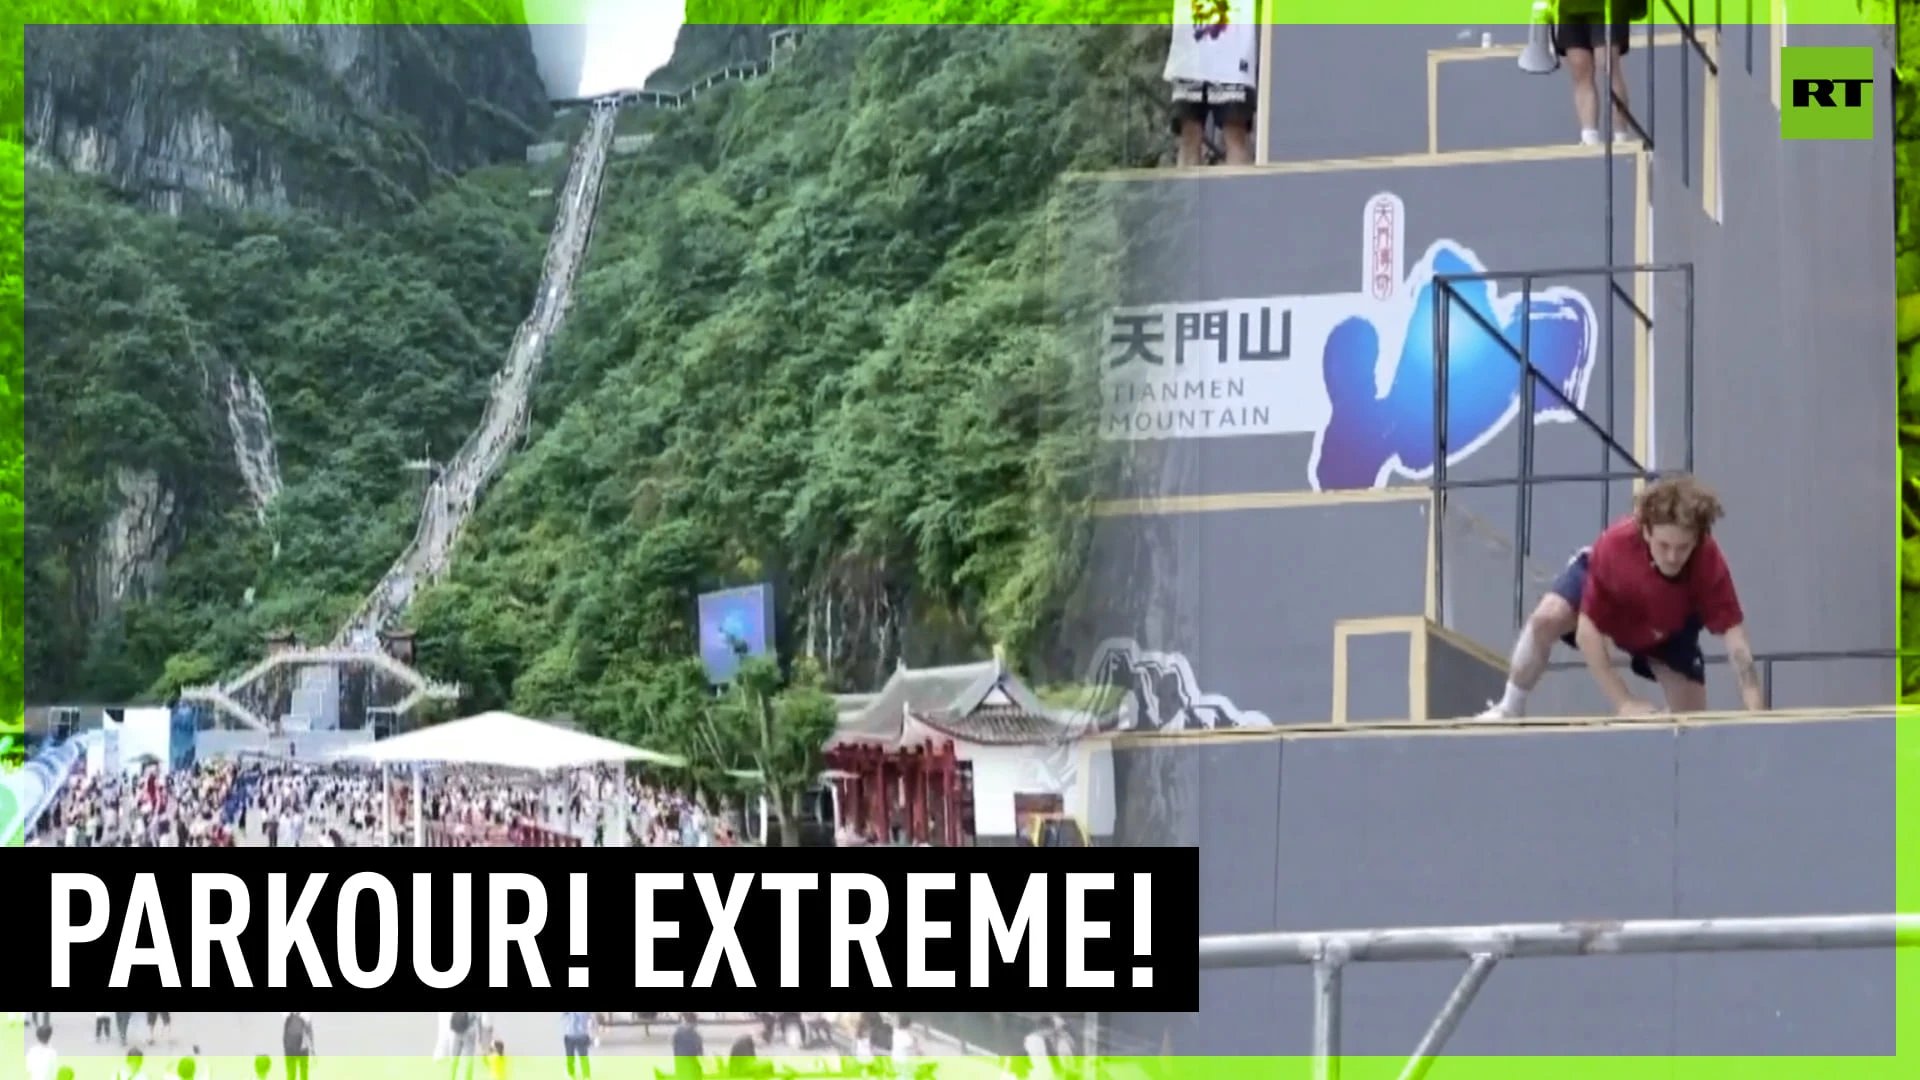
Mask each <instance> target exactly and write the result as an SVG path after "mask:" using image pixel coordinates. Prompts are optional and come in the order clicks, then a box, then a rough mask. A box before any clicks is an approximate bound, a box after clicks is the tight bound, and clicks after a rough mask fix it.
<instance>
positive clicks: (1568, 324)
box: [1312, 241, 1594, 491]
mask: <svg viewBox="0 0 1920 1080" xmlns="http://www.w3.org/2000/svg"><path fill="white" fill-rule="evenodd" d="M1475 262H1476V260H1474V258H1473V256H1472V255H1471V253H1469V252H1467V251H1466V250H1465V249H1464V248H1461V247H1459V246H1458V245H1455V244H1452V243H1449V242H1447V241H1441V242H1440V243H1438V244H1436V245H1435V246H1434V253H1433V259H1432V265H1433V273H1434V274H1436V275H1439V274H1461V273H1477V272H1479V271H1480V270H1481V267H1479V266H1477V265H1475ZM1454 288H1455V291H1456V298H1455V300H1454V308H1453V310H1452V312H1451V313H1450V322H1449V325H1448V327H1447V345H1448V349H1447V460H1448V462H1449V464H1451V463H1453V462H1456V461H1459V460H1460V459H1462V458H1464V457H1466V456H1467V455H1469V454H1471V453H1472V452H1473V451H1474V450H1477V449H1478V448H1479V447H1480V446H1481V445H1482V444H1484V443H1485V442H1486V441H1487V440H1489V439H1491V438H1492V437H1493V436H1494V435H1496V434H1498V433H1499V431H1500V430H1501V429H1502V428H1504V427H1505V426H1506V425H1507V424H1508V423H1510V422H1511V421H1512V419H1513V417H1514V416H1515V415H1516V414H1517V413H1518V411H1519V409H1518V402H1519V397H1520V362H1519V361H1518V360H1517V359H1515V358H1514V355H1513V354H1512V353H1509V352H1508V351H1507V350H1506V349H1504V348H1502V347H1501V346H1500V343H1499V341H1498V340H1497V339H1495V338H1494V337H1493V336H1492V335H1491V334H1489V333H1488V332H1487V330H1486V328H1485V327H1483V326H1481V325H1480V324H1479V323H1477V322H1475V321H1474V319H1473V317H1472V316H1471V315H1469V314H1468V312H1467V311H1466V310H1465V309H1467V308H1472V309H1473V310H1474V311H1477V312H1479V313H1480V315H1481V316H1482V317H1483V318H1484V319H1486V321H1487V323H1488V324H1489V325H1492V326H1496V327H1499V328H1500V331H1501V334H1502V335H1503V336H1504V337H1505V338H1506V339H1507V340H1508V341H1509V342H1511V343H1512V344H1513V347H1514V348H1515V349H1516V350H1517V349H1519V348H1520V318H1521V312H1520V310H1519V309H1520V300H1519V297H1517V296H1513V297H1507V298H1505V299H1504V300H1502V299H1501V298H1500V297H1498V296H1497V295H1496V293H1495V291H1494V287H1493V284H1492V283H1490V282H1484V281H1464V282H1457V283H1455V286H1454ZM1529 306H1530V311H1529V312H1528V313H1527V317H1528V318H1530V320H1531V322H1532V329H1531V335H1530V339H1529V341H1528V343H1527V350H1528V354H1529V357H1530V358H1531V359H1532V361H1533V366H1534V367H1535V368H1537V369H1538V370H1539V371H1540V372H1541V374H1542V375H1543V376H1544V377H1545V378H1546V379H1548V380H1550V381H1551V382H1552V383H1553V384H1554V385H1555V386H1558V387H1559V388H1560V391H1561V392H1562V393H1564V394H1565V395H1566V396H1567V397H1568V399H1569V400H1571V401H1572V402H1573V403H1574V404H1575V405H1582V404H1583V403H1584V402H1583V399H1584V398H1585V394H1586V383H1587V375H1588V373H1589V372H1590V371H1591V370H1592V367H1593V359H1594V358H1593V352H1594V348H1593V328H1594V315H1593V308H1592V306H1591V305H1590V304H1589V303H1588V301H1587V299H1586V297H1585V296H1582V295H1581V294H1579V293H1578V292H1575V291H1573V290H1570V289H1559V288H1557V289H1551V290H1541V291H1536V292H1535V293H1534V296H1533V299H1532V303H1531V304H1530V305H1529ZM1433 352H1434V350H1433V283H1432V280H1431V278H1429V279H1428V280H1427V281H1425V282H1423V283H1422V285H1421V287H1420V292H1419V295H1418V296H1417V297H1416V298H1415V301H1414V305H1413V315H1412V317H1411V318H1410V319H1409V320H1408V323H1407V334H1406V340H1405V343H1404V344H1403V345H1402V346H1401V349H1400V363H1399V364H1398V366H1396V367H1395V368H1394V371H1393V382H1392V384H1391V385H1390V386H1388V387H1387V389H1386V392H1385V393H1384V394H1383V393H1381V392H1380V391H1379V390H1378V389H1377V386H1376V382H1375V378H1374V370H1375V368H1376V367H1377V366H1378V363H1379V359H1380V331H1379V329H1378V328H1377V327H1375V326H1374V324H1373V322H1372V320H1370V319H1368V318H1366V317H1364V316H1355V317H1354V318H1350V319H1347V320H1346V321H1344V322H1342V323H1340V324H1339V325H1338V326H1336V327H1334V329H1333V332H1332V333H1331V334H1329V335H1328V336H1327V344H1326V349H1325V351H1324V353H1323V354H1322V357H1321V360H1322V363H1323V364H1324V366H1325V377H1326V386H1327V398H1328V400H1329V403H1330V404H1331V406H1332V416H1331V418H1330V419H1329V420H1328V421H1327V426H1326V429H1325V430H1324V431H1322V432H1321V434H1320V439H1319V443H1318V445H1317V446H1316V447H1315V459H1314V465H1313V477H1312V479H1313V486H1314V487H1315V488H1316V489H1318V490H1321V491H1332V490H1338V489H1342V488H1370V487H1374V486H1375V485H1377V484H1380V483H1382V482H1383V481H1384V475H1383V472H1384V470H1386V469H1387V467H1388V466H1389V465H1394V466H1396V469H1395V471H1397V472H1399V473H1401V474H1402V475H1404V476H1407V477H1409V478H1414V479H1417V478H1420V477H1423V476H1425V475H1427V473H1428V472H1430V471H1431V470H1432V468H1433V381H1434V356H1433ZM1534 409H1535V422H1536V423H1538V422H1540V421H1543V420H1563V419H1566V418H1567V413H1566V409H1565V406H1563V405H1561V403H1560V401H1559V399H1558V398H1556V397H1554V395H1553V393H1552V392H1551V391H1550V390H1548V389H1547V388H1546V387H1545V386H1538V385H1537V386H1536V387H1535V388H1534Z"/></svg>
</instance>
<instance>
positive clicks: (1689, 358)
mask: <svg viewBox="0 0 1920 1080" xmlns="http://www.w3.org/2000/svg"><path fill="white" fill-rule="evenodd" d="M1680 276H1681V279H1682V281H1683V285H1684V288H1685V289H1686V295H1685V299H1686V315H1685V316H1684V318H1685V319H1686V322H1685V323H1684V329H1685V331H1686V335H1687V342H1686V347H1685V349H1684V352H1683V355H1682V357H1681V363H1680V378H1681V381H1682V383H1683V387H1682V390H1681V393H1682V394H1683V395H1684V405H1683V407H1682V408H1681V413H1680V414H1681V419H1682V422H1683V423H1684V424H1685V425H1686V433H1685V436H1684V437H1685V439H1686V443H1687V445H1686V449H1685V452H1686V459H1687V471H1688V472H1692V471H1693V264H1692V263H1688V264H1687V265H1686V268H1685V269H1684V270H1682V271H1681V273H1680Z"/></svg>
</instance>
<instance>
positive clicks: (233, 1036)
mask: <svg viewBox="0 0 1920 1080" xmlns="http://www.w3.org/2000/svg"><path fill="white" fill-rule="evenodd" d="M282 1015H283V1014H281V1013H277V1012H272V1013H265V1012H257V1013H176V1014H174V1016H173V1031H172V1036H171V1038H164V1037H163V1038H156V1037H155V1036H154V1034H153V1033H151V1032H149V1031H148V1030H147V1026H146V1015H145V1014H144V1013H141V1014H136V1015H135V1017H134V1019H133V1023H132V1026H131V1028H130V1030H129V1033H128V1040H127V1041H128V1045H129V1046H132V1047H137V1048H139V1049H140V1050H141V1051H142V1053H144V1054H145V1055H146V1062H147V1067H146V1068H145V1069H144V1070H143V1072H144V1073H145V1076H146V1080H172V1078H173V1077H174V1075H175V1074H174V1069H175V1066H176V1065H177V1063H178V1062H179V1060H180V1059H181V1058H182V1057H187V1056H193V1057H195V1059H196V1064H197V1065H198V1066H199V1068H198V1069H197V1071H196V1075H195V1080H209V1078H212V1080H249V1078H250V1077H251V1076H252V1075H253V1059H254V1058H255V1057H257V1056H259V1055H262V1054H265V1055H267V1056H269V1057H271V1058H273V1069H272V1071H271V1072H270V1073H269V1074H268V1076H269V1080H287V1077H286V1073H285V1071H284V1063H283V1062H282V1060H281V1051H280V1028H281V1017H282ZM438 1015H439V1014H437V1013H430V1012H389V1013H378V1012H337V1013H316V1014H314V1016H313V1029H314V1050H315V1053H314V1055H313V1058H312V1062H311V1077H312V1080H468V1077H467V1075H466V1069H465V1068H464V1066H463V1067H462V1068H461V1069H460V1071H459V1073H458V1074H456V1073H455V1072H454V1069H453V1065H452V1063H451V1062H444V1061H443V1062H435V1061H434V1060H433V1051H434V1044H435V1030H436V1029H435V1025H436V1023H437V1022H438ZM492 1019H493V1025H494V1031H495V1034H496V1036H497V1037H498V1038H500V1039H501V1040H503V1041H504V1042H505V1043H506V1047H507V1057H508V1059H509V1063H508V1080H559V1078H563V1077H565V1076H566V1067H565V1062H564V1059H563V1058H562V1057H561V1056H560V1054H561V1046H560V1014H558V1013H545V1012H543V1013H498V1014H495V1015H494V1016H493V1017H492ZM53 1029H54V1037H53V1046H54V1048H55V1049H56V1050H58V1051H59V1053H60V1059H61V1064H63V1065H68V1066H71V1067H72V1068H73V1070H74V1080H113V1078H114V1075H115V1073H116V1072H117V1071H118V1070H120V1069H121V1068H122V1067H123V1056H124V1051H123V1050H122V1049H121V1047H120V1044H119V1040H118V1039H117V1038H115V1037H113V1036H109V1037H108V1039H106V1040H105V1041H96V1040H95V1039H94V1037H93V1031H94V1015H93V1014H92V1013H54V1014H53ZM15 1030H16V1031H17V1030H18V1029H15ZM700 1032H701V1036H702V1038H703V1039H704V1041H705V1043H706V1051H707V1055H708V1058H709V1061H708V1063H707V1064H708V1068H707V1075H709V1076H714V1075H717V1074H718V1066H717V1064H716V1062H714V1061H713V1060H712V1059H714V1058H724V1056H725V1055H726V1053H727V1050H728V1048H729V1047H730V1046H731V1045H732V1044H733V1041H734V1040H735V1039H736V1038H738V1037H739V1036H741V1035H742V1034H752V1035H753V1036H754V1039H755V1041H756V1042H757V1041H758V1040H759V1037H760V1029H759V1025H758V1024H757V1023H754V1022H751V1021H744V1020H730V1021H704V1022H702V1024H701V1025H700ZM672 1033H673V1024H672V1022H671V1021H670V1020H669V1021H666V1022H661V1023H655V1024H653V1025H651V1027H650V1028H648V1027H643V1026H641V1025H637V1024H634V1025H628V1024H619V1025H613V1026H609V1027H606V1028H603V1029H602V1031H601V1036H600V1045H599V1046H597V1047H596V1048H595V1049H594V1051H593V1077H594V1080H657V1078H656V1076H655V1070H659V1071H660V1072H662V1073H664V1074H666V1076H667V1077H669V1078H670V1077H671V1076H672V1074H673V1060H672V1057H671V1055H672V1049H671V1046H670V1043H669V1039H670V1037H671V1035H672ZM9 1034H12V1033H9ZM923 1041H928V1040H924V1039H923ZM195 1047H198V1048H199V1051H200V1052H199V1053H198V1054H197V1055H196V1054H193V1049H194V1048H195ZM923 1052H924V1053H926V1054H941V1053H954V1052H955V1051H954V1049H952V1048H951V1047H944V1048H943V1045H942V1044H940V1043H939V1042H938V1041H937V1040H932V1041H930V1044H929V1045H925V1046H924V1047H923ZM760 1055H761V1056H763V1057H773V1058H774V1059H775V1066H776V1068H777V1069H779V1070H780V1071H782V1072H787V1071H791V1072H792V1073H793V1074H796V1075H801V1076H808V1075H811V1076H825V1075H834V1074H837V1073H839V1072H840V1071H841V1070H840V1064H841V1063H840V1061H839V1060H838V1059H837V1058H834V1057H830V1056H828V1057H823V1056H822V1055H821V1054H820V1053H819V1052H818V1051H789V1050H787V1049H786V1048H785V1047H784V1046H775V1047H773V1048H770V1049H769V1048H767V1047H761V1048H760ZM956 1070H957V1071H956ZM962 1072H964V1073H966V1074H968V1075H967V1076H966V1077H965V1078H963V1080H997V1077H998V1073H999V1070H998V1069H997V1068H994V1067H992V1066H991V1059H988V1060H985V1061H980V1062H978V1063H977V1064H976V1063H975V1062H954V1061H949V1062H947V1063H945V1064H943V1066H942V1067H941V1068H940V1074H941V1080H947V1077H949V1076H956V1077H958V1075H959V1073H962ZM473 1080H491V1077H490V1076H489V1074H488V1073H487V1070H486V1067H485V1065H484V1064H480V1065H477V1066H476V1067H475V1068H474V1070H473Z"/></svg>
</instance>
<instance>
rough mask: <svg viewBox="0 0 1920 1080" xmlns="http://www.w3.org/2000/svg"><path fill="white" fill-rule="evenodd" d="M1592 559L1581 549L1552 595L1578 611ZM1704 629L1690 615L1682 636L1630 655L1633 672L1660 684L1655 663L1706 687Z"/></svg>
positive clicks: (1572, 643) (1570, 639)
mask: <svg viewBox="0 0 1920 1080" xmlns="http://www.w3.org/2000/svg"><path fill="white" fill-rule="evenodd" d="M1591 558H1592V554H1591V553H1590V552H1589V551H1588V550H1587V549H1586V548H1582V549H1580V551H1579V553H1578V554H1576V555H1574V557H1573V559H1572V560H1571V561H1569V562H1568V563H1567V568H1566V569H1565V570H1562V571H1560V576H1559V577H1557V578H1554V579H1553V590H1552V591H1553V594H1554V595H1555V596H1558V597H1559V598H1560V599H1562V600H1565V601H1566V602H1567V603H1569V604H1572V605H1573V610H1575V611H1579V610H1580V594H1581V593H1583V592H1585V591H1586V588H1587V564H1588V562H1589V561H1590V560H1591ZM1704 629H1705V627H1704V626H1703V625H1702V624H1701V622H1700V619H1699V617H1698V616H1691V617H1689V618H1688V619H1687V625H1685V626H1683V627H1681V628H1680V632H1679V633H1677V634H1674V635H1673V636H1671V637H1669V638H1667V639H1666V640H1665V641H1662V642H1661V643H1660V644H1658V645H1655V646H1654V647H1653V648H1651V649H1648V650H1647V651H1645V652H1637V653H1629V654H1627V655H1628V657H1629V658H1630V659H1631V661H1632V664H1631V666H1632V668H1633V673H1634V674H1635V675H1638V676H1640V677H1641V678H1643V679H1647V680H1649V681H1657V680H1654V678H1653V664H1654V663H1658V664H1660V665H1662V666H1664V667H1668V668H1671V669H1673V670H1674V671H1676V672H1678V673H1679V674H1680V675H1681V676H1682V677H1683V678H1685V679H1686V680H1687V681H1688V682H1697V683H1700V684H1702V685H1704V684H1705V683H1706V681H1707V657H1706V654H1704V653H1702V652H1701V651H1700V631H1702V630H1704ZM1560 640H1562V641H1564V642H1566V643H1567V644H1568V645H1570V646H1572V647H1574V648H1576V649H1577V648H1579V647H1580V645H1579V643H1578V642H1576V641H1575V640H1574V638H1573V635H1572V634H1568V635H1566V636H1564V637H1562V638H1561V639H1560Z"/></svg>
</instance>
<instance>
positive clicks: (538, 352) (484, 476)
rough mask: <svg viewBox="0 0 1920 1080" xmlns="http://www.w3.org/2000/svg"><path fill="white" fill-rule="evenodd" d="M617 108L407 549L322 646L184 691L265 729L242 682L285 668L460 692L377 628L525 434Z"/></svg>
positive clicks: (602, 111)
mask: <svg viewBox="0 0 1920 1080" xmlns="http://www.w3.org/2000/svg"><path fill="white" fill-rule="evenodd" d="M617 108H618V105H617V103H616V102H614V101H611V100H608V101H600V102H595V104H594V107H593V114H592V118H591V120H590V122H589V124H588V126H587V130H586V133H585V134H584V135H583V136H582V137H581V139H580V141H579V143H578V144H577V145H576V147H575V149H574V154H573V163H572V166H571V167H570V168H569V170H568V175H567V186H566V189H565V190H564V191H563V192H562V193H561V196H560V207H559V216H558V218H557V220H556V221H555V222H554V226H553V232H552V234H551V237H550V239H549V240H548V243H547V258H546V264H545V268H544V272H543V274H542V275H541V280H540V288H539V292H538V294H537V295H536V296H535V298H534V305H533V313H532V314H531V315H529V316H528V317H527V319H526V321H525V322H523V323H521V324H520V329H519V331H518V332H517V333H516V334H515V335H514V338H513V343H512V345H511V346H509V348H508V350H507V359H506V363H505V365H503V366H502V367H501V369H500V371H499V372H498V373H497V374H495V376H494V379H493V390H492V393H491V394H490V395H489V396H488V398H487V405H486V409H485V411H484V412H483V413H482V414H481V417H480V423H479V424H478V425H477V426H476V427H475V428H474V430H473V434H472V435H470V436H468V438H467V441H466V442H465V443H464V444H463V445H462V446H461V447H460V449H459V450H458V451H457V452H455V453H454V455H453V456H452V457H451V458H449V459H448V460H447V461H445V462H444V463H437V464H432V465H430V468H431V469H432V471H431V473H430V474H429V475H430V476H431V479H430V481H429V483H428V485H427V491H426V495H425V497H424V498H423V499H422V501H421V507H420V522H419V525H418V526H417V527H416V529H415V530H414V535H413V540H412V541H411V542H410V543H409V544H408V545H407V548H406V550H405V551H403V552H401V554H400V557H399V558H397V559H395V560H394V562H393V565H392V566H391V567H389V568H388V569H387V572H386V573H385V574H384V575H382V577H381V578H380V581H379V583H378V584H376V585H375V586H374V587H373V590H372V591H371V592H370V593H369V594H368V595H367V598H366V600H365V602H363V603H362V604H361V605H360V607H359V609H358V610H356V611H355V612H354V613H353V615H352V617H351V618H349V619H348V620H347V621H346V623H345V624H344V625H343V626H341V628H340V631H339V633H337V634H336V635H335V636H334V639H333V641H332V642H331V643H330V644H329V645H328V646H326V647H324V648H290V649H280V650H277V651H275V652H273V653H271V654H270V655H268V656H267V657H265V658H264V659H262V660H261V661H259V662H258V663H256V664H254V665H253V666H252V667H250V668H248V669H247V670H246V671H244V672H242V673H241V674H240V675H239V676H238V677H237V678H235V679H233V680H231V681H229V682H227V683H226V684H224V685H216V686H198V687H191V688H187V689H183V690H182V691H181V694H180V697H181V700H183V701H187V702H194V703H198V704H203V705H207V706H209V707H211V708H213V709H215V710H216V711H217V712H219V713H221V714H223V715H225V716H227V717H230V718H232V719H233V720H236V721H238V722H239V723H241V724H244V725H246V726H247V727H250V728H253V729H255V730H258V731H271V730H273V729H274V727H275V725H274V724H273V723H272V722H270V721H269V720H268V719H267V718H265V717H262V716H261V715H260V714H259V713H258V712H257V711H255V710H254V709H252V708H250V707H249V706H248V705H247V704H246V703H245V699H244V692H245V691H246V689H247V688H248V687H250V686H252V685H253V684H254V683H256V682H258V681H259V680H260V679H262V678H264V677H265V676H266V675H267V674H268V673H270V672H273V671H275V670H278V669H281V668H285V667H294V668H309V667H316V666H328V665H349V664H354V665H367V666H370V667H372V668H373V669H375V670H377V671H379V672H381V673H382V674H384V675H387V676H389V677H390V678H392V679H394V680H396V681H398V682H399V683H400V684H401V685H403V686H405V687H406V688H407V694H406V696H405V697H403V698H402V699H401V700H400V702H399V703H398V704H396V705H395V706H393V709H394V711H395V712H396V713H399V714H404V713H406V712H408V711H409V710H411V709H412V708H414V707H415V706H416V705H418V704H419V703H420V702H422V701H425V700H429V699H438V700H450V699H452V698H455V697H457V696H458V694H459V687H458V686H456V685H454V684H451V683H443V682H438V681H435V680H432V679H428V678H427V677H425V676H424V675H422V674H420V673H419V672H418V671H416V670H414V669H413V668H412V667H411V666H410V665H407V664H405V663H402V662H401V661H400V660H398V659H395V658H394V657H393V656H391V655H389V654H388V653H386V652H385V651H384V650H383V649H382V648H381V646H380V640H379V636H380V632H381V631H382V630H383V629H385V628H386V627H387V626H389V625H391V624H392V623H393V621H394V620H395V619H396V618H398V617H399V616H400V614H401V613H402V612H404V611H405V610H406V608H407V605H408V604H410V603H411V602H412V600H413V598H414V596H415V595H417V594H418V592H419V590H420V588H421V587H422V586H424V585H427V584H431V583H432V582H433V581H435V580H436V579H438V578H439V577H440V576H441V575H442V574H444V573H445V572H446V569H447V566H448V564H449V562H450V560H451V557H452V553H453V548H454V545H455V544H456V543H458V541H459V539H460V534H461V532H462V530H464V529H465V527H466V524H467V520H468V519H469V518H470V517H471V516H472V514H473V510H474V507H475V506H477V505H478V504H479V501H480V496H481V495H482V494H483V493H484V492H485V491H486V488H487V485H488V484H489V483H491V482H492V481H493V479H494V477H495V476H497V475H498V474H499V472H500V470H501V468H502V467H503V466H504V465H505V464H506V460H507V456H508V454H510V453H511V452H512V449H513V447H514V445H515V444H516V443H517V442H519V441H520V440H521V439H523V438H524V437H525V435H526V431H527V420H528V412H529V403H530V401H531V399H532V393H533V384H534V380H535V378H536V377H537V376H538V374H539V369H540V364H541V361H542V360H543V359H544V358H545V356H546V347H547V343H548V342H549V341H551V340H552V338H553V335H554V332H555V331H557V330H558V329H559V327H560V324H561V321H562V320H563V319H564V318H565V316H566V312H567V308H568V306H569V304H570V302H571V300H572V291H573V282H574V278H575V277H576V276H577V275H578V273H579V271H580V266H581V263H582V261H583V259H584V256H585V254H586V250H587V244H588V241H589V240H590V239H591V237H592V233H593V218H594V213H595V211H596V210H597V208H598V205H599V199H600V189H601V182H602V178H603V175H604V171H605V168H606V163H607V155H608V151H609V150H610V148H611V146H612V143H613V127H614V125H613V121H614V114H615V111H616V109H617Z"/></svg>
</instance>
